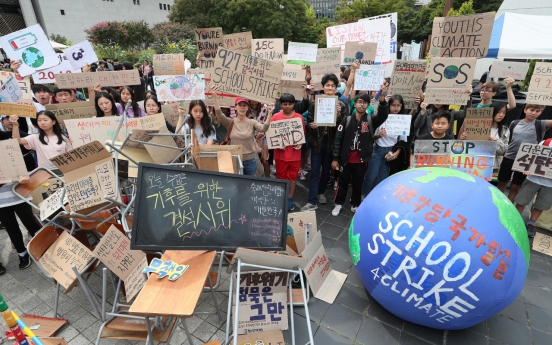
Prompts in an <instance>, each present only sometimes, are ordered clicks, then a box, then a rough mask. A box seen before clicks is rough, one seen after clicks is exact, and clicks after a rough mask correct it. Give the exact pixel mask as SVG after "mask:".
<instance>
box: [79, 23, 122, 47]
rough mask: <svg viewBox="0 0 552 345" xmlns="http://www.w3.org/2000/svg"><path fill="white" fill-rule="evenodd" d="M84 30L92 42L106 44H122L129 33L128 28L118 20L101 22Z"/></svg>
mask: <svg viewBox="0 0 552 345" xmlns="http://www.w3.org/2000/svg"><path fill="white" fill-rule="evenodd" d="M84 32H86V38H87V39H88V40H89V41H90V42H92V43H96V44H101V45H104V46H114V45H116V44H117V45H121V44H120V43H121V42H122V41H124V40H125V38H126V36H127V35H128V31H127V29H126V28H125V27H124V26H123V25H122V23H121V22H117V21H109V22H99V23H98V24H96V25H93V26H92V27H91V28H89V29H86V30H84ZM121 46H122V45H121Z"/></svg>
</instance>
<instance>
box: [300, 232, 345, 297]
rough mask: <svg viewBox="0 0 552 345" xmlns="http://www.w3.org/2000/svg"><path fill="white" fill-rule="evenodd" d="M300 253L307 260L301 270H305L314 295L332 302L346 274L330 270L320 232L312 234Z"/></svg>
mask: <svg viewBox="0 0 552 345" xmlns="http://www.w3.org/2000/svg"><path fill="white" fill-rule="evenodd" d="M302 255H303V257H304V258H306V259H308V260H309V263H308V264H307V266H306V267H305V268H303V272H305V275H306V277H307V281H308V282H309V285H310V287H311V289H312V292H313V294H314V297H316V298H318V299H321V300H323V301H324V302H326V303H329V304H332V303H333V302H334V301H335V298H336V297H337V294H338V293H339V290H341V287H342V286H343V284H344V283H345V279H347V275H346V274H345V273H341V272H338V271H334V270H332V266H331V264H330V259H329V258H328V256H327V255H326V250H325V249H324V245H323V244H322V234H320V233H319V234H317V235H316V236H314V238H313V239H312V241H311V243H309V244H308V245H307V248H305V250H304V251H303V254H302Z"/></svg>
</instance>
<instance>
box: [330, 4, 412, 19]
mask: <svg viewBox="0 0 552 345" xmlns="http://www.w3.org/2000/svg"><path fill="white" fill-rule="evenodd" d="M407 5H409V6H410V7H413V6H414V1H412V0H406V1H405V0H354V1H352V2H351V1H350V0H341V3H340V4H339V5H337V7H336V9H335V19H337V20H338V21H340V22H343V23H345V22H346V21H357V20H358V19H362V18H368V17H374V16H379V15H381V14H386V13H393V12H397V16H398V17H399V23H400V18H401V16H402V15H404V14H405V13H407V12H408V9H409V7H408V6H407Z"/></svg>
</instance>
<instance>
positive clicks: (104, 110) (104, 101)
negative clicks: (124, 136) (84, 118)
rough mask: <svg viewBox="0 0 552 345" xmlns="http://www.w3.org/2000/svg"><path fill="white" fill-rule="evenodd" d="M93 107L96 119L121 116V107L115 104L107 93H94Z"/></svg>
mask: <svg viewBox="0 0 552 345" xmlns="http://www.w3.org/2000/svg"><path fill="white" fill-rule="evenodd" d="M95 106H96V117H104V116H118V115H121V114H122V108H120V106H121V105H120V104H118V103H115V100H114V99H113V97H112V96H111V94H110V93H108V92H96V99H95Z"/></svg>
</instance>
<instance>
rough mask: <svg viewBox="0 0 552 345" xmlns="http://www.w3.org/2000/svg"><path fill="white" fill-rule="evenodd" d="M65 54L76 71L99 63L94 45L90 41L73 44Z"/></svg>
mask: <svg viewBox="0 0 552 345" xmlns="http://www.w3.org/2000/svg"><path fill="white" fill-rule="evenodd" d="M63 54H65V57H66V58H67V61H69V63H70V64H71V66H73V69H74V70H78V69H80V68H82V67H84V66H86V65H88V64H91V63H94V62H97V61H98V57H97V56H96V53H95V52H94V48H92V45H91V44H90V42H88V41H82V42H79V43H77V44H73V45H72V46H70V47H69V48H67V49H65V51H64V52H63Z"/></svg>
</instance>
